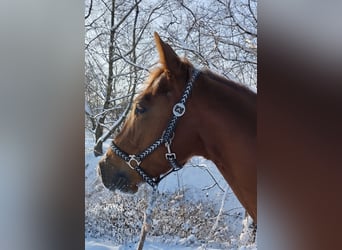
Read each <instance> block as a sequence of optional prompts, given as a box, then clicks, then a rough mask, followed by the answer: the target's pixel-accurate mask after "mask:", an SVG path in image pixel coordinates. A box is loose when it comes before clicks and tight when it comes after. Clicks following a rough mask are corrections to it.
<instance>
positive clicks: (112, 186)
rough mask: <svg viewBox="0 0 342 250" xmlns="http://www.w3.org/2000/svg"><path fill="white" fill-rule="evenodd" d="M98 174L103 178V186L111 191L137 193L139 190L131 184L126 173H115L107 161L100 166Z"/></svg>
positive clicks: (103, 161) (101, 162) (100, 163)
mask: <svg viewBox="0 0 342 250" xmlns="http://www.w3.org/2000/svg"><path fill="white" fill-rule="evenodd" d="M97 171H98V174H99V176H101V179H102V183H103V185H104V186H105V187H106V188H107V189H109V190H110V191H113V192H114V191H115V190H120V191H122V192H124V193H135V192H136V191H137V190H138V188H137V186H136V185H133V184H131V183H130V180H129V178H128V176H127V174H126V173H124V172H121V171H118V172H116V171H114V170H113V167H112V166H109V165H108V162H106V160H101V161H100V162H99V165H98V169H97Z"/></svg>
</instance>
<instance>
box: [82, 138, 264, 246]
mask: <svg viewBox="0 0 342 250" xmlns="http://www.w3.org/2000/svg"><path fill="white" fill-rule="evenodd" d="M93 143H94V141H93V138H92V137H91V135H89V134H88V133H86V142H85V162H86V167H85V191H86V192H85V194H86V196H85V204H86V205H85V237H86V242H85V243H86V249H87V250H100V249H101V250H109V249H121V250H123V249H136V247H137V243H138V241H139V235H140V230H141V225H142V222H143V213H144V211H145V209H146V206H147V200H148V198H149V196H150V194H151V188H150V187H148V186H147V185H143V186H141V187H140V190H139V192H138V193H137V194H136V195H126V194H122V193H113V192H110V191H108V190H106V189H105V188H104V187H103V185H102V183H101V181H100V179H99V177H98V176H97V173H96V165H97V162H98V161H99V158H96V157H94V155H93V153H92V147H93V145H94V144H93ZM109 143H110V142H109V141H107V143H106V144H105V145H104V147H105V149H106V148H107V147H108V145H109ZM244 214H245V210H244V209H243V208H242V206H241V204H240V203H239V201H238V200H237V199H236V197H235V195H234V194H233V193H232V191H231V189H230V188H229V186H228V185H227V183H226V181H225V180H224V179H223V177H222V176H221V174H220V173H219V172H218V170H217V169H216V167H215V165H214V164H213V163H212V162H211V161H208V160H206V159H204V158H202V157H194V158H192V159H191V161H190V162H189V163H188V164H187V165H186V166H185V167H184V168H183V169H182V170H180V171H178V172H177V173H173V174H171V175H170V176H168V177H166V178H165V179H164V180H162V181H161V183H160V184H159V187H158V197H157V200H156V203H155V206H154V209H153V214H152V220H153V222H152V229H151V230H150V231H149V232H148V234H147V237H146V242H145V244H144V249H158V250H164V249H179V250H185V249H240V250H244V249H246V250H247V249H249V250H255V249H257V244H256V243H250V237H249V236H248V235H249V233H250V231H247V232H246V231H245V230H243V221H244V219H245V216H244ZM245 222H246V221H245Z"/></svg>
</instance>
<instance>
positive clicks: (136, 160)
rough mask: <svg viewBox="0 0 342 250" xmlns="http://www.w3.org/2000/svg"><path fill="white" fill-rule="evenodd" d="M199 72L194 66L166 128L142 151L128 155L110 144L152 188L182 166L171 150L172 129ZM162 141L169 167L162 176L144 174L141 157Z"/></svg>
mask: <svg viewBox="0 0 342 250" xmlns="http://www.w3.org/2000/svg"><path fill="white" fill-rule="evenodd" d="M199 74H200V70H198V69H195V68H194V72H193V74H192V76H191V78H190V80H189V81H188V82H187V84H186V86H185V90H184V92H183V95H182V97H181V99H180V101H179V102H178V103H176V104H175V105H174V106H173V110H172V111H173V116H172V118H171V120H170V121H169V123H168V125H167V127H166V129H165V130H164V132H163V133H162V135H161V137H160V138H159V139H157V140H156V141H155V142H154V143H153V144H151V145H150V146H149V147H147V148H146V149H145V150H144V151H142V152H141V153H140V154H135V155H130V154H127V153H126V152H125V151H123V150H121V149H120V148H119V147H118V146H117V145H116V144H115V143H114V142H113V141H112V144H111V148H112V150H113V151H114V153H115V154H116V155H117V156H119V157H120V158H122V159H123V160H124V161H125V162H126V164H127V165H128V166H129V167H130V168H131V169H133V170H135V171H137V172H138V174H139V175H140V176H141V177H142V178H143V180H144V181H145V182H147V183H148V184H149V185H151V186H152V188H153V189H156V188H157V185H158V183H159V182H160V181H161V180H162V179H163V178H165V177H166V176H167V175H169V174H170V173H172V172H174V171H178V170H180V169H181V168H182V167H181V166H180V165H179V164H178V162H177V160H176V154H175V153H174V152H172V151H171V144H172V140H173V138H174V135H175V133H174V131H175V128H176V124H177V121H178V118H179V117H181V116H183V115H184V113H185V104H186V101H187V100H188V98H189V96H190V93H191V91H192V86H193V84H194V82H195V81H196V79H197V78H198V76H199ZM163 143H164V145H165V147H166V150H167V153H166V154H165V158H166V160H168V161H169V163H170V165H171V169H170V170H169V171H168V172H167V173H166V174H164V175H163V176H159V177H157V178H152V177H150V176H149V175H147V174H146V172H145V171H144V170H143V169H142V168H141V167H140V164H141V162H142V160H143V159H145V158H146V157H147V156H148V155H150V154H151V153H152V152H153V151H155V150H156V149H157V148H158V147H159V146H160V145H162V144H163Z"/></svg>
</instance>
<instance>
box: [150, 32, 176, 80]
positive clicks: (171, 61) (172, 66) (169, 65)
mask: <svg viewBox="0 0 342 250" xmlns="http://www.w3.org/2000/svg"><path fill="white" fill-rule="evenodd" d="M154 40H155V42H156V45H157V49H158V53H159V60H160V63H161V64H162V65H163V67H164V68H165V69H167V70H169V71H170V72H171V73H175V74H176V73H177V71H178V70H179V69H180V66H181V60H180V59H179V57H178V55H177V54H176V52H174V50H173V49H172V48H171V47H170V45H168V44H167V43H164V42H163V41H162V40H161V39H160V37H159V35H158V33H157V32H154Z"/></svg>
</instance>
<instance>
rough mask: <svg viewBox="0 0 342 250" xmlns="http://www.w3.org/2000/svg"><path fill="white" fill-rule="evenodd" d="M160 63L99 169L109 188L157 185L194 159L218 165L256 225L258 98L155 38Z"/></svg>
mask: <svg viewBox="0 0 342 250" xmlns="http://www.w3.org/2000/svg"><path fill="white" fill-rule="evenodd" d="M154 39H155V43H156V47H157V51H158V54H159V66H158V67H156V68H155V69H154V70H152V71H151V72H150V74H149V77H148V78H147V81H146V83H145V84H146V87H145V89H144V90H143V91H142V92H141V93H140V94H138V95H137V97H136V98H135V99H134V102H133V104H132V110H131V112H130V113H129V115H128V116H127V118H126V121H125V122H124V124H123V127H122V129H121V131H120V132H119V133H118V135H117V136H116V138H115V139H114V140H113V141H112V143H111V146H110V147H109V148H108V150H107V152H106V153H105V155H104V156H103V157H102V158H101V160H100V161H99V164H98V171H99V175H100V176H101V178H102V182H103V184H104V186H105V187H106V188H108V189H109V190H111V191H115V190H120V191H122V192H126V193H135V192H137V190H138V187H139V186H140V184H141V183H144V182H147V183H148V184H150V185H151V186H152V187H153V188H156V187H157V185H158V183H159V181H160V180H161V179H162V178H164V177H166V176H167V175H168V174H169V173H171V172H173V171H177V170H179V169H180V168H182V166H183V165H184V164H185V163H186V162H187V161H188V160H189V159H190V158H191V157H193V156H203V157H204V158H206V159H209V160H211V161H212V162H214V164H215V165H216V166H217V168H218V169H219V171H220V172H221V174H222V175H223V177H224V178H225V180H226V181H227V182H228V184H229V185H230V187H231V188H232V190H233V192H234V193H235V195H236V197H237V198H238V200H239V201H240V203H241V204H242V205H243V206H244V208H245V209H246V211H247V213H248V214H249V215H250V216H251V217H252V219H253V221H254V223H256V222H257V184H256V179H257V177H256V176H257V171H256V93H254V92H253V91H251V90H250V89H249V88H247V87H246V86H244V85H242V84H239V83H237V82H234V81H232V80H229V79H227V78H225V77H223V76H220V75H218V74H216V73H213V72H212V71H210V70H208V69H203V70H198V69H196V68H195V67H194V66H193V65H192V64H191V63H190V62H189V61H188V60H187V59H185V58H180V57H179V56H178V55H177V54H176V53H175V51H174V50H173V49H172V48H171V46H170V45H168V44H167V43H165V42H164V41H162V40H161V38H160V37H159V35H158V34H157V33H154Z"/></svg>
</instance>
